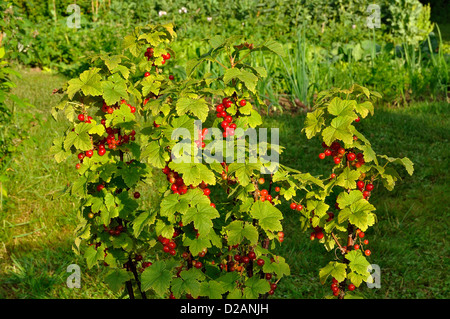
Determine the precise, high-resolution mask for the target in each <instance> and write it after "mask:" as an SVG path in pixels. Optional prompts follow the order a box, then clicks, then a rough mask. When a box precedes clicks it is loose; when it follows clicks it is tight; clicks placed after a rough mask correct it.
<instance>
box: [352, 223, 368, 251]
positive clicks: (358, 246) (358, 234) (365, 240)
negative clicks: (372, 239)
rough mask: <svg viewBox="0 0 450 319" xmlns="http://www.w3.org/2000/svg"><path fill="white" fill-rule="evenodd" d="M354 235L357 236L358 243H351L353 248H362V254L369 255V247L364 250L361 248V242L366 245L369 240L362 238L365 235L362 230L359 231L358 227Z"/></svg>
mask: <svg viewBox="0 0 450 319" xmlns="http://www.w3.org/2000/svg"><path fill="white" fill-rule="evenodd" d="M356 235H357V236H358V239H359V244H353V249H354V250H358V249H362V250H363V251H364V255H366V256H370V255H371V254H372V252H371V251H370V249H366V250H364V248H363V244H364V245H368V244H369V240H368V239H363V238H364V237H365V236H366V234H364V232H363V231H361V230H360V229H357V230H356Z"/></svg>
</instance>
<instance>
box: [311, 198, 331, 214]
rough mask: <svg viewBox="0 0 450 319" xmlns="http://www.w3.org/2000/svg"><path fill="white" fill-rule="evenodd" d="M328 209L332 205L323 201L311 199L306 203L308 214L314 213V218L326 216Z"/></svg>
mask: <svg viewBox="0 0 450 319" xmlns="http://www.w3.org/2000/svg"><path fill="white" fill-rule="evenodd" d="M328 208H330V205H328V204H325V203H324V202H322V201H318V200H312V199H310V200H308V201H307V202H306V209H307V210H308V212H312V211H314V216H317V217H319V218H320V217H323V216H325V215H326V213H327V211H328Z"/></svg>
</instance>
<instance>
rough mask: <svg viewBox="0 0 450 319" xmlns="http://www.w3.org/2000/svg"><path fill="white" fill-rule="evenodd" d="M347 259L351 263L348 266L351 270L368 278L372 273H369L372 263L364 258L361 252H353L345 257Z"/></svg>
mask: <svg viewBox="0 0 450 319" xmlns="http://www.w3.org/2000/svg"><path fill="white" fill-rule="evenodd" d="M345 258H346V259H348V260H349V261H350V262H349V264H348V266H349V267H350V269H351V270H352V271H354V272H356V273H358V274H360V275H364V276H365V278H367V277H368V276H369V275H370V273H369V272H368V271H367V267H369V265H370V263H369V262H368V261H367V259H366V257H364V256H363V254H362V252H361V250H352V251H350V252H349V253H347V254H346V255H345Z"/></svg>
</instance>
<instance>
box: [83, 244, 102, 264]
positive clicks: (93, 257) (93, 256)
mask: <svg viewBox="0 0 450 319" xmlns="http://www.w3.org/2000/svg"><path fill="white" fill-rule="evenodd" d="M104 249H105V248H104V247H103V244H101V245H100V246H98V247H97V248H96V247H95V245H91V246H89V247H88V248H87V249H86V251H85V253H84V258H86V263H87V266H88V268H89V269H91V268H92V267H93V266H94V265H95V264H97V262H98V261H99V260H103V258H104V256H105V252H104Z"/></svg>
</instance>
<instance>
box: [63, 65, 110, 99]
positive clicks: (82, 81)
mask: <svg viewBox="0 0 450 319" xmlns="http://www.w3.org/2000/svg"><path fill="white" fill-rule="evenodd" d="M98 72H100V69H99V68H91V69H89V70H87V71H84V72H83V73H81V75H80V77H79V78H76V79H72V80H70V81H69V82H68V87H67V95H68V96H69V99H72V98H73V96H74V95H75V93H77V92H78V91H80V90H81V91H82V92H83V94H84V95H92V96H99V95H102V84H101V79H102V78H101V76H100V75H99V74H98Z"/></svg>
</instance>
